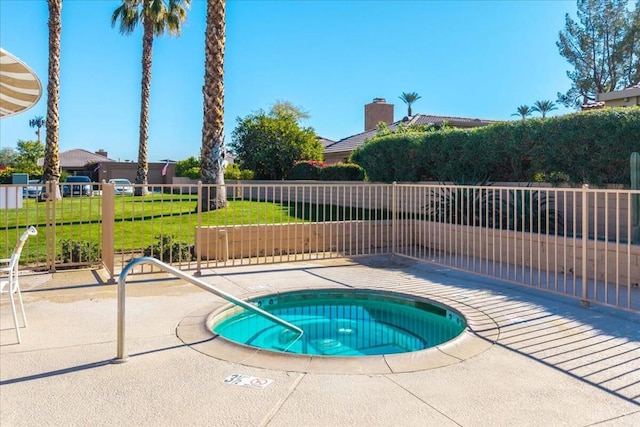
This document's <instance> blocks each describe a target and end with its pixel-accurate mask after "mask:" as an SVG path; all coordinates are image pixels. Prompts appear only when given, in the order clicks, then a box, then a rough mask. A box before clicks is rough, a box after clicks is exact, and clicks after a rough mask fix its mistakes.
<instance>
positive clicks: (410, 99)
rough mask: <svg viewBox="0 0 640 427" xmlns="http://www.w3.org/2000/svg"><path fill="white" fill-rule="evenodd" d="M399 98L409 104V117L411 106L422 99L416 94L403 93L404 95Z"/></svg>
mask: <svg viewBox="0 0 640 427" xmlns="http://www.w3.org/2000/svg"><path fill="white" fill-rule="evenodd" d="M399 98H400V99H401V100H402V102H404V103H405V104H407V116H409V117H411V105H412V104H413V103H414V102H416V101H417V100H418V99H420V98H422V97H421V96H420V95H418V94H417V93H416V92H409V93H406V92H402V95H401V96H399Z"/></svg>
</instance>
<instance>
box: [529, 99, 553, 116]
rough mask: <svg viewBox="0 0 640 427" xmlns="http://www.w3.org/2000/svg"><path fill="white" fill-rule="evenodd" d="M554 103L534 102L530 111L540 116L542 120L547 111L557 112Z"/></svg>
mask: <svg viewBox="0 0 640 427" xmlns="http://www.w3.org/2000/svg"><path fill="white" fill-rule="evenodd" d="M557 109H558V107H556V103H555V102H553V101H548V100H547V101H536V102H535V103H534V104H533V107H531V110H532V111H535V112H537V113H540V114H542V118H543V119H544V118H545V117H546V116H547V113H548V112H549V111H553V110H557Z"/></svg>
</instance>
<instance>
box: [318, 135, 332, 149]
mask: <svg viewBox="0 0 640 427" xmlns="http://www.w3.org/2000/svg"><path fill="white" fill-rule="evenodd" d="M318 141H320V144H322V146H323V147H326V146H328V145H331V144H333V143H334V142H335V141H333V140H331V139H328V138H324V137H322V136H318Z"/></svg>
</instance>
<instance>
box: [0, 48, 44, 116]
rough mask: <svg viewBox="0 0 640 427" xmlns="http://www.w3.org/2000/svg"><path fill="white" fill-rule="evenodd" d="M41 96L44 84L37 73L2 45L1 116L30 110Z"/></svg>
mask: <svg viewBox="0 0 640 427" xmlns="http://www.w3.org/2000/svg"><path fill="white" fill-rule="evenodd" d="M41 96H42V85H41V84H40V80H39V79H38V76H36V73H34V72H33V70H31V68H29V67H28V66H27V65H26V64H25V63H24V62H22V61H20V60H19V59H18V58H16V57H15V56H13V55H12V54H10V53H9V52H7V51H6V50H4V49H2V48H1V47H0V118H4V117H9V116H12V115H14V114H18V113H21V112H23V111H26V110H28V109H29V108H31V107H33V106H34V105H35V104H36V103H37V102H38V101H39V100H40V97H41Z"/></svg>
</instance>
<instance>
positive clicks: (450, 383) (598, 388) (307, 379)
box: [0, 256, 640, 427]
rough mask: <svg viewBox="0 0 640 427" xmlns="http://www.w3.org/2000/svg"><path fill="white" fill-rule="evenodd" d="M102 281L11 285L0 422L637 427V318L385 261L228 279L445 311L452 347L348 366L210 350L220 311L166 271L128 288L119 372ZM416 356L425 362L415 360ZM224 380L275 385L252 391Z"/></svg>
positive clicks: (96, 275) (134, 279)
mask: <svg viewBox="0 0 640 427" xmlns="http://www.w3.org/2000/svg"><path fill="white" fill-rule="evenodd" d="M106 278H107V275H106V273H105V272H104V271H102V270H97V271H96V270H79V271H78V270H76V271H67V272H62V271H61V272H57V273H53V274H49V273H47V274H23V275H22V276H21V286H22V289H23V297H24V300H25V307H26V311H27V316H28V321H29V326H28V327H27V328H23V329H21V333H22V343H21V344H16V340H15V333H14V330H13V323H12V320H11V310H10V308H9V305H8V301H7V298H6V295H5V296H3V299H2V304H1V313H0V329H1V331H0V425H2V426H3V427H7V426H21V425H25V426H32V425H33V426H36V425H37V426H80V425H82V426H84V425H91V426H102V425H105V426H107V425H109V426H113V425H136V426H141V425H148V426H173V425H181V426H197V425H203V426H205V425H206V426H427V425H437V426H448V425H452V426H454V425H461V426H487V425H491V426H514V425H518V426H523V425H539V426H551V425H553V426H556V425H567V426H589V425H603V426H638V425H640V316H638V315H637V314H631V313H627V312H623V311H617V310H613V309H609V308H605V307H589V308H585V307H580V305H579V302H578V301H576V300H571V299H567V298H563V297H560V296H555V295H551V294H543V293H541V292H538V291H535V290H531V289H527V288H524V287H517V286H515V285H510V284H506V283H502V282H497V281H495V280H490V279H486V278H482V277H478V276H472V275H469V274H466V273H462V272H458V271H454V270H450V269H447V268H443V267H441V266H435V265H430V264H425V263H420V262H417V261H413V260H409V259H404V258H398V257H387V256H377V257H364V258H357V259H337V260H318V261H300V262H295V263H289V264H271V265H266V266H265V265H251V266H242V267H226V268H222V269H218V270H216V271H213V270H205V271H203V275H202V277H201V279H202V280H204V281H205V282H207V283H210V284H212V285H214V286H216V287H218V288H220V289H222V290H223V291H225V292H228V293H230V294H232V295H235V296H238V297H242V298H245V297H248V296H254V295H258V294H266V293H271V292H279V291H287V290H293V289H301V288H316V287H318V288H322V287H324V288H326V287H330V288H372V289H384V290H392V291H396V292H402V293H405V294H415V295H419V296H423V297H428V298H431V299H434V300H437V301H441V302H446V303H448V304H450V305H452V306H453V307H455V308H456V309H458V310H459V311H461V312H462V313H463V314H464V315H465V316H467V319H468V320H469V322H470V325H469V330H468V331H467V332H465V335H466V336H465V337H464V338H463V339H461V340H457V341H455V342H453V343H451V344H448V345H443V346H441V347H439V348H437V349H432V350H427V351H426V353H423V352H418V353H416V354H408V355H405V356H403V357H401V358H391V357H390V358H385V357H375V358H370V359H367V360H357V361H345V360H338V361H336V360H329V361H326V360H325V359H323V358H312V357H303V358H300V357H292V356H287V355H281V356H273V355H272V354H265V353H264V352H259V351H252V350H249V351H246V350H245V351H240V350H238V349H237V348H234V347H232V346H231V347H226V348H213V347H212V343H213V342H215V341H219V340H212V339H211V338H212V336H210V335H208V332H206V331H205V328H204V321H203V319H205V318H206V317H207V315H208V314H209V313H211V312H212V311H213V310H214V309H215V308H216V307H218V306H220V301H221V300H220V299H219V298H218V297H216V296H214V295H212V294H209V293H207V292H205V291H203V290H200V289H199V288H197V287H196V286H193V285H192V284H190V283H187V282H185V281H183V280H179V279H174V278H171V277H170V276H169V275H168V274H165V273H153V274H131V275H129V278H128V281H127V302H126V307H127V312H126V316H127V317H126V341H125V351H126V353H127V354H128V356H129V359H128V361H127V362H126V363H122V364H114V363H111V361H112V359H113V358H114V357H115V356H116V323H117V322H116V321H117V302H116V290H117V286H116V285H115V284H110V283H107V282H106ZM427 355H428V356H429V357H426V356H427ZM232 375H247V376H251V377H254V379H257V381H258V383H260V381H261V380H272V381H271V382H268V381H267V383H268V385H266V386H265V387H262V388H254V387H248V386H242V385H236V384H231V383H229V382H225V380H226V379H227V380H228V381H230V380H229V378H230V377H231V376H232Z"/></svg>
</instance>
